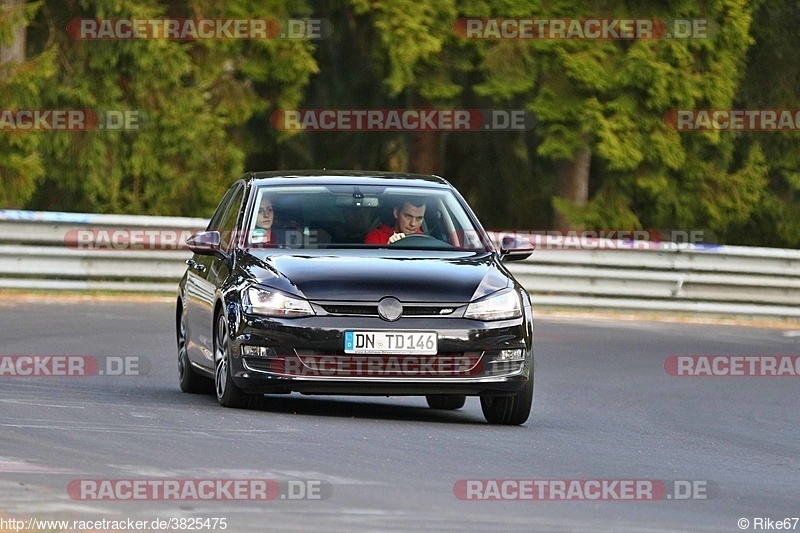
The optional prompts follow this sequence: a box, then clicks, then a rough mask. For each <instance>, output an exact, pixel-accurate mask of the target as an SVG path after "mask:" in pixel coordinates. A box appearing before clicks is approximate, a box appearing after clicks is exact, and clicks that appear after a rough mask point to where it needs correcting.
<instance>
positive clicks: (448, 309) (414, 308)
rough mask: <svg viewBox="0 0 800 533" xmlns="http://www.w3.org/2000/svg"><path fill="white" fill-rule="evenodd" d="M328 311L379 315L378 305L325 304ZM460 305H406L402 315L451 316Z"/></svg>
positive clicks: (337, 313)
mask: <svg viewBox="0 0 800 533" xmlns="http://www.w3.org/2000/svg"><path fill="white" fill-rule="evenodd" d="M320 307H322V308H323V309H324V310H325V312H326V313H329V314H331V315H340V316H378V306H377V305H365V304H323V305H321V306H320ZM458 307H459V306H458V305H404V306H403V315H402V316H450V315H452V314H453V312H454V311H455V310H456V308H458Z"/></svg>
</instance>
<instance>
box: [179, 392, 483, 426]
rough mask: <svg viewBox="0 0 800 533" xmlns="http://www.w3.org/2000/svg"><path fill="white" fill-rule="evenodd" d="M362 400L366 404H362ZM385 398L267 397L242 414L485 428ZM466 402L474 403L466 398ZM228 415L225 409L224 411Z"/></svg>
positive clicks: (209, 401) (458, 415)
mask: <svg viewBox="0 0 800 533" xmlns="http://www.w3.org/2000/svg"><path fill="white" fill-rule="evenodd" d="M182 396H183V398H185V399H189V400H193V401H195V400H196V401H198V403H202V404H203V405H208V406H210V407H212V408H214V409H224V408H223V407H220V406H219V405H218V404H217V401H216V398H214V396H212V395H185V394H184V395H182ZM364 400H366V401H364ZM386 400H387V398H386V397H375V398H368V399H367V398H364V399H362V400H361V401H355V400H354V401H348V400H343V399H341V397H324V396H313V397H312V396H302V395H294V394H292V395H290V396H284V395H280V396H278V395H268V396H264V397H260V398H258V399H257V400H256V401H255V402H254V404H253V405H252V406H251V407H249V408H248V409H242V410H244V411H261V412H264V413H277V414H290V415H304V416H325V417H333V418H357V419H377V420H394V421H408V422H435V423H437V424H442V423H445V424H478V425H481V426H485V425H486V422H485V421H484V420H483V418H482V417H478V416H475V415H474V414H472V413H469V412H466V411H463V410H454V411H446V410H441V409H431V408H429V407H426V406H415V405H397V404H391V403H386ZM467 401H468V402H469V401H473V402H474V401H477V400H475V399H470V398H468V399H467ZM226 411H227V412H230V410H229V409H226Z"/></svg>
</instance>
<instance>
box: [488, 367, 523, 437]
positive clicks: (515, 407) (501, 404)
mask: <svg viewBox="0 0 800 533" xmlns="http://www.w3.org/2000/svg"><path fill="white" fill-rule="evenodd" d="M532 405H533V376H531V377H530V379H529V380H528V382H527V383H526V384H525V387H524V388H523V389H522V390H521V391H519V392H517V393H515V394H514V395H512V396H489V395H482V396H481V410H482V411H483V416H484V417H485V418H486V421H487V422H489V423H490V424H503V425H508V426H518V425H520V424H524V423H525V421H526V420H528V417H529V416H530V414H531V406H532Z"/></svg>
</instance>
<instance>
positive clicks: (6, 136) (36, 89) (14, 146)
mask: <svg viewBox="0 0 800 533" xmlns="http://www.w3.org/2000/svg"><path fill="white" fill-rule="evenodd" d="M36 11H37V6H36V5H25V4H24V2H23V0H0V94H2V95H3V98H2V102H0V112H7V113H12V112H16V111H17V110H19V109H28V110H30V109H38V108H39V107H40V102H41V99H40V92H41V88H42V87H44V86H46V85H47V83H49V82H50V79H51V78H52V76H53V74H54V72H55V69H54V58H55V56H54V54H53V53H52V50H48V51H45V52H43V53H42V54H40V55H38V56H35V57H28V55H27V52H26V43H27V41H26V31H25V30H26V28H27V26H28V24H29V23H30V20H31V19H32V18H33V16H34V14H35V13H36ZM5 118H9V115H6V116H5ZM9 120H10V121H11V122H10V124H8V125H6V127H3V128H0V205H2V206H6V207H10V208H20V207H22V206H23V205H25V203H26V202H27V201H28V200H29V199H30V197H31V196H32V195H33V194H34V192H35V190H36V186H37V180H38V179H39V178H41V177H42V176H43V175H44V172H45V169H44V165H43V163H42V158H41V156H40V154H39V151H38V147H39V140H40V137H39V136H38V135H37V134H36V133H35V132H27V131H17V130H15V129H14V128H13V124H15V121H14V119H13V118H10V119H9Z"/></svg>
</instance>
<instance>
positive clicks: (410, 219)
mask: <svg viewBox="0 0 800 533" xmlns="http://www.w3.org/2000/svg"><path fill="white" fill-rule="evenodd" d="M394 218H395V224H394V231H395V232H396V233H405V234H411V233H416V232H417V231H418V230H419V227H420V226H422V221H423V220H424V219H425V206H424V205H423V206H422V207H416V206H413V205H411V204H409V203H405V204H403V207H402V208H399V207H395V208H394Z"/></svg>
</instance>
